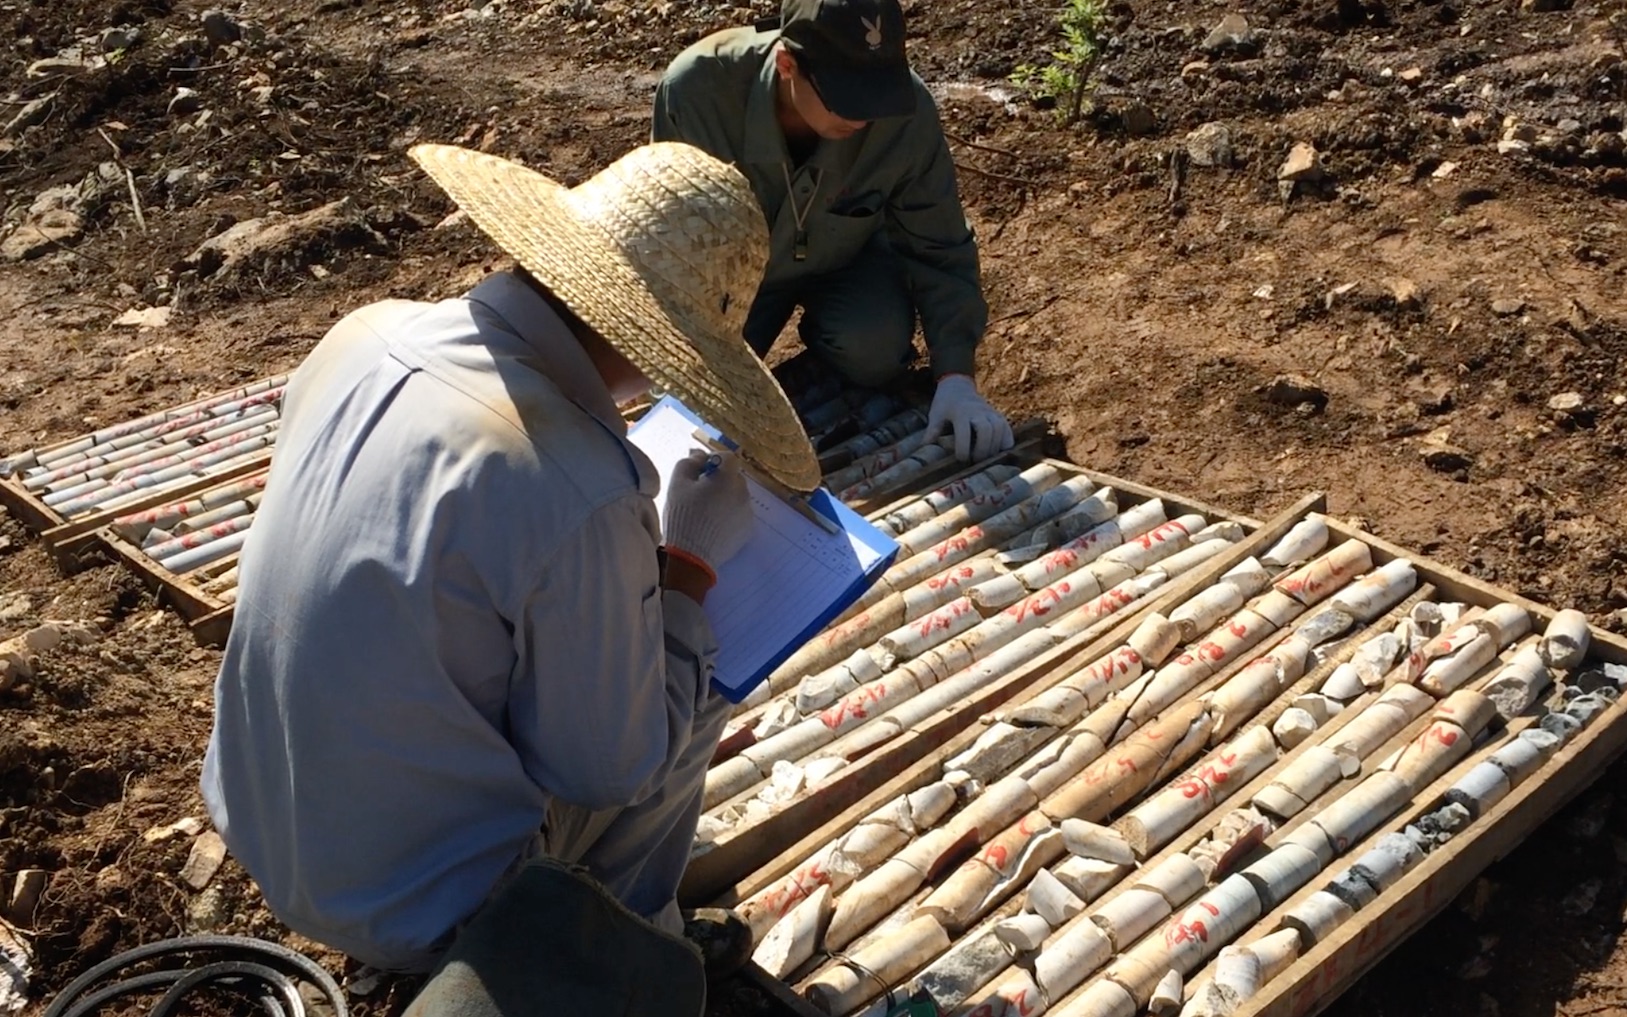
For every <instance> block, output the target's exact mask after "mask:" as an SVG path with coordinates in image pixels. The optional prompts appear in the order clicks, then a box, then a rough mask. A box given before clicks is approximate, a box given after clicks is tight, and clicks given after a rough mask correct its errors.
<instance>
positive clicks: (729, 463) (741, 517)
mask: <svg viewBox="0 0 1627 1017" xmlns="http://www.w3.org/2000/svg"><path fill="white" fill-rule="evenodd" d="M710 458H711V457H710V455H708V454H707V453H706V452H702V451H701V450H700V449H696V450H695V451H693V452H691V453H689V457H688V458H687V459H683V460H681V461H680V462H679V463H678V465H677V466H675V467H674V468H673V470H672V480H671V482H670V484H669V485H668V489H667V507H666V518H665V519H664V520H662V523H661V529H662V531H663V535H664V536H665V538H666V540H665V543H666V547H667V553H668V554H671V553H673V552H674V551H676V552H678V553H679V554H682V555H686V556H688V557H690V558H693V559H695V560H696V561H698V562H699V563H700V564H702V565H703V566H705V567H706V568H707V569H709V570H710V571H711V573H712V578H713V579H716V578H717V570H718V568H719V567H720V566H721V565H723V563H724V562H727V561H728V560H729V559H730V558H733V557H734V556H735V555H736V554H738V553H739V551H740V549H741V548H742V547H745V546H746V540H747V538H749V537H750V536H751V527H752V524H753V523H754V522H755V517H754V516H753V515H752V511H751V497H750V495H749V494H748V493H747V491H746V477H745V474H744V473H742V472H741V471H740V460H739V459H738V458H736V457H735V456H732V455H720V456H719V460H720V461H719V463H718V465H717V468H716V469H714V470H712V471H711V472H709V473H708V472H707V470H706V464H707V460H708V459H710Z"/></svg>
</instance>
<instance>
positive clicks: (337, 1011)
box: [43, 936, 349, 1017]
mask: <svg viewBox="0 0 1627 1017" xmlns="http://www.w3.org/2000/svg"><path fill="white" fill-rule="evenodd" d="M187 954H212V955H214V956H212V957H211V958H210V959H209V962H208V963H204V964H202V965H199V966H191V967H189V966H187V964H185V963H182V964H181V965H180V966H178V967H166V968H163V969H161V970H158V971H150V972H146V973H144V974H139V975H132V976H130V977H128V978H121V979H118V980H116V981H114V982H112V983H111V984H107V985H101V984H100V983H102V982H104V981H106V980H107V979H109V978H112V977H113V976H116V975H117V974H118V973H119V972H121V971H124V970H126V969H128V968H131V967H133V966H135V965H137V964H141V963H143V962H146V961H151V960H155V959H157V958H161V957H175V956H179V955H187ZM296 981H305V982H309V983H311V984H312V985H314V986H316V987H317V988H318V989H320V990H321V992H322V994H323V996H324V997H325V998H326V1000H327V1002H328V1005H330V1006H331V1007H333V1011H334V1017H349V1009H348V1008H347V1007H346V1006H345V995H344V992H343V991H342V990H341V989H340V988H339V983H338V982H336V981H334V980H333V976H332V975H330V974H328V972H327V971H326V969H324V968H323V967H322V965H320V964H318V963H316V962H315V961H313V960H311V959H310V958H309V957H306V956H305V955H304V954H301V953H298V952H297V951H294V950H290V949H288V948H287V947H285V946H282V945H280V944H278V943H270V942H267V941H265V940H263V939H251V938H248V937H246V936H184V937H181V938H179V939H166V940H162V941H160V942H157V943H148V944H147V945H146V946H138V947H136V948H135V949H133V950H127V951H125V952H124V953H121V954H119V955H117V956H115V957H111V958H109V959H107V960H105V961H103V962H102V963H100V964H97V965H96V966H95V967H92V968H91V969H90V970H89V971H86V972H85V973H84V974H82V975H80V976H79V977H78V978H75V979H74V980H73V981H72V982H71V983H70V984H69V985H68V987H67V988H66V989H63V990H62V992H61V993H60V994H58V995H57V997H56V999H54V1000H52V1001H51V1005H50V1006H48V1007H46V1009H45V1013H44V1015H43V1017H86V1015H88V1014H90V1013H92V1012H94V1011H95V1010H96V1009H97V1008H99V1007H101V1006H102V1005H104V1004H106V1003H107V1002H109V1001H111V1000H114V999H117V998H119V997H121V996H127V995H130V994H132V993H137V992H155V991H157V990H159V989H163V990H165V992H164V996H163V998H162V999H160V1000H159V1001H158V1004H157V1005H156V1006H155V1007H154V1008H153V1010H152V1011H151V1017H169V1015H170V1014H171V1013H172V1012H173V1011H174V1010H175V1008H176V1006H177V1005H178V1004H179V1003H180V1001H181V1000H182V999H183V998H185V997H186V996H187V995H188V994H189V993H191V992H192V991H194V990H195V989H197V988H199V987H200V986H204V985H209V984H214V983H219V984H222V985H228V986H230V987H231V988H232V989H234V990H236V991H240V992H246V993H247V994H249V995H250V996H252V997H253V998H256V999H257V1000H258V1001H259V1002H260V1004H261V1006H262V1007H264V1009H265V1011H266V1013H267V1015H268V1017H304V1015H305V1004H304V1000H303V999H302V998H301V997H300V994H299V987H298V985H296V984H295V982H296ZM98 986H99V987H98ZM92 990H94V991H92Z"/></svg>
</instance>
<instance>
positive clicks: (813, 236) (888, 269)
mask: <svg viewBox="0 0 1627 1017" xmlns="http://www.w3.org/2000/svg"><path fill="white" fill-rule="evenodd" d="M652 136H653V137H654V138H655V139H656V140H657V141H661V140H669V141H685V142H688V143H689V144H691V145H697V146H699V147H700V148H703V149H705V150H706V151H708V152H710V153H712V154H713V155H715V156H717V157H718V158H719V159H724V160H726V161H728V162H730V163H733V164H734V165H736V166H738V167H739V168H740V170H741V171H742V172H744V173H745V175H746V178H747V179H748V180H750V181H751V186H752V190H753V191H755V192H756V194H757V198H758V200H759V201H760V202H761V204H762V208H763V213H764V215H765V216H766V217H767V219H768V222H769V225H770V228H771V231H772V241H771V249H772V253H771V254H770V257H769V262H768V269H767V271H766V273H765V274H764V277H763V281H762V285H761V288H760V289H759V290H758V291H757V296H756V298H755V300H754V301H753V303H752V307H751V313H750V315H748V316H747V318H746V328H745V335H746V341H747V342H748V343H750V344H751V346H752V348H753V349H755V350H756V351H757V352H758V353H759V354H766V353H767V352H768V350H769V347H770V346H772V345H773V344H774V340H775V338H776V337H778V336H779V334H780V331H781V330H782V329H783V328H784V327H785V324H786V322H787V321H789V320H790V317H791V314H792V312H793V311H794V310H795V309H796V308H798V307H801V308H802V318H801V320H800V322H799V324H798V333H799V334H800V335H801V337H802V341H803V343H804V344H805V345H806V346H807V347H808V348H809V349H811V350H813V351H814V352H816V353H818V354H819V355H820V356H821V357H823V358H824V359H825V360H826V361H828V362H829V363H831V364H832V365H834V366H835V367H836V368H837V370H839V371H840V372H841V373H842V374H843V375H845V376H846V377H847V378H848V379H849V380H851V381H853V382H854V383H856V384H860V385H882V384H885V383H886V382H888V381H890V380H891V379H893V378H894V377H895V376H897V375H898V374H899V373H900V372H901V371H902V370H903V368H904V366H905V364H906V363H907V362H908V361H909V359H910V358H911V355H912V352H913V351H912V347H911V342H912V339H913V337H914V333H915V321H916V318H917V316H919V318H920V321H921V332H922V334H923V336H924V337H925V339H926V346H927V351H928V354H929V355H930V359H931V364H932V374H933V376H934V377H935V378H936V379H937V390H936V392H935V394H934V396H933V399H932V407H931V411H930V414H929V418H928V430H929V432H930V433H931V434H932V435H934V436H935V435H936V434H938V433H939V432H941V431H944V430H950V431H952V432H953V435H954V441H955V453H956V455H957V456H958V457H959V458H960V459H962V460H966V459H970V458H977V459H982V458H985V457H987V456H990V455H993V454H995V453H996V452H1002V451H1004V450H1005V449H1008V448H1010V447H1011V445H1012V433H1011V425H1010V424H1008V423H1007V422H1006V419H1005V417H1004V416H1002V415H1001V414H1000V412H999V411H997V410H996V409H994V407H992V406H990V405H989V403H988V401H987V400H985V399H984V398H983V397H982V396H981V395H980V394H979V393H978V390H977V382H976V380H975V375H976V357H977V345H978V343H979V341H980V340H981V339H982V336H983V329H984V327H985V326H986V325H987V324H988V305H987V304H986V303H985V302H984V299H983V293H982V283H981V279H980V274H979V269H978V257H977V241H976V240H975V239H974V238H973V236H972V231H971V228H970V227H969V226H968V225H967V222H966V213H965V211H964V210H963V209H962V208H961V204H960V197H959V194H958V193H957V190H956V184H955V165H954V162H953V161H952V160H951V159H950V156H949V145H948V143H947V141H946V140H945V139H944V134H943V127H942V125H941V124H940V123H939V121H938V111H937V107H936V105H935V104H934V103H933V101H932V96H931V95H930V94H929V93H928V92H927V90H926V86H925V85H924V84H922V82H921V79H920V78H917V77H916V76H915V75H914V74H913V73H911V71H910V68H909V63H908V61H907V60H906V59H905V56H904V14H903V11H902V10H901V9H900V8H899V5H898V0H785V3H784V6H783V8H782V9H781V13H780V17H778V18H775V19H772V20H771V21H768V22H762V23H759V24H758V25H756V26H755V27H748V28H734V29H728V30H725V31H722V32H718V33H716V34H714V35H711V36H708V37H707V38H705V39H702V40H701V41H700V42H697V43H695V44H694V45H693V46H691V47H689V49H687V50H685V51H684V52H683V53H681V54H680V55H679V56H678V58H677V59H676V60H674V61H673V62H672V65H671V66H670V67H669V68H668V69H667V72H666V74H665V76H663V77H662V79H661V83H660V85H659V86H658V87H657V89H656V95H655V117H654V125H653V128H652Z"/></svg>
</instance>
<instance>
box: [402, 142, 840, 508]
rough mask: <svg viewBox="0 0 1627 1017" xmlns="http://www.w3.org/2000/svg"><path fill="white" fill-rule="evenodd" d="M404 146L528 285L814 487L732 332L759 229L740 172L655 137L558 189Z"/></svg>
mask: <svg viewBox="0 0 1627 1017" xmlns="http://www.w3.org/2000/svg"><path fill="white" fill-rule="evenodd" d="M410 154H411V155H412V158H413V159H414V160H415V161H416V162H417V163H418V165H420V166H422V167H423V168H424V171H425V172H427V173H428V174H429V175H430V176H431V177H433V178H434V180H435V182H436V183H437V184H439V185H440V186H441V188H442V189H443V190H445V191H446V193H447V194H448V195H450V196H451V198H452V200H453V201H455V202H457V204H458V207H460V208H462V209H463V210H464V211H465V212H467V213H468V214H469V218H471V219H473V220H474V221H475V224H476V225H477V226H479V227H480V228H481V229H482V230H483V231H485V233H486V234H487V235H488V236H490V237H491V238H492V239H493V240H495V241H496V242H497V243H498V245H499V246H501V247H502V248H503V250H504V251H506V252H508V254H509V255H511V256H512V257H513V258H514V259H515V260H516V261H518V262H519V263H520V264H521V265H524V266H525V268H526V270H527V271H529V272H530V273H531V274H532V276H534V277H535V278H536V280H537V281H538V282H540V283H541V284H542V285H543V286H546V287H547V288H548V289H549V291H551V292H552V293H553V294H554V295H555V296H557V297H558V298H559V299H560V300H562V301H564V302H565V304H566V306H568V307H569V308H570V309H571V310H572V311H573V312H575V314H576V315H577V317H579V318H581V319H582V321H583V322H584V323H585V324H587V325H588V326H589V327H591V328H592V329H593V330H594V331H596V332H598V333H599V334H600V335H601V336H603V337H604V338H605V340H606V341H607V342H609V343H610V345H612V346H614V347H615V348H616V349H617V350H618V351H620V353H621V354H622V356H624V357H626V358H627V359H628V360H629V361H631V362H632V363H633V365H634V366H635V367H637V368H638V369H639V370H641V371H642V372H644V375H645V376H646V377H648V378H649V379H650V380H651V381H652V382H654V383H655V384H656V385H659V386H660V387H661V388H663V389H665V390H667V391H668V392H671V393H672V394H673V395H675V396H677V397H678V398H679V399H681V400H683V402H684V404H685V405H686V406H688V407H689V408H690V409H692V410H694V411H695V412H696V413H698V414H700V416H701V418H702V419H703V420H705V421H706V422H707V423H709V424H711V425H712V426H714V427H716V428H717V429H718V430H720V431H722V432H723V434H724V435H725V436H727V437H728V438H729V439H730V440H732V441H734V442H736V443H737V444H738V445H739V447H740V451H741V453H742V454H743V455H744V456H745V457H746V458H747V459H748V460H750V461H751V462H752V463H753V464H754V465H755V466H756V467H757V468H758V469H759V470H761V471H762V472H764V473H766V474H768V475H769V476H770V477H771V478H773V479H775V480H778V481H779V482H780V483H782V484H785V485H786V486H788V487H790V488H792V489H794V490H798V491H811V490H813V489H814V488H816V487H818V486H819V480H820V475H819V462H818V459H817V458H816V457H815V455H814V450H813V446H812V445H810V444H809V442H808V436H807V434H806V433H805V432H804V431H803V429H802V425H801V423H800V422H799V421H798V420H797V415H796V413H795V411H793V410H792V409H791V403H790V401H789V400H788V399H786V397H785V392H784V391H783V390H781V388H780V386H779V383H778V382H776V381H775V380H774V377H773V375H771V374H769V373H768V369H767V368H766V367H764V366H763V363H762V361H760V360H759V359H757V355H756V354H754V353H753V352H752V351H751V348H750V347H749V346H747V345H746V341H745V339H744V338H742V336H741V328H742V326H743V325H744V324H745V318H746V311H747V309H748V308H749V307H750V306H751V302H752V299H753V297H754V296H755V295H756V292H757V283H758V281H759V280H761V278H762V274H763V267H764V266H765V265H766V264H767V263H768V227H767V225H766V224H765V222H764V220H763V214H762V211H761V210H760V209H759V208H758V205H757V198H756V196H755V195H754V194H753V193H752V190H751V186H750V185H749V184H748V183H747V182H746V179H745V177H743V176H742V175H741V174H740V172H739V171H738V170H736V169H734V167H732V166H729V165H727V164H725V163H722V162H719V161H718V160H716V159H714V158H712V157H711V156H709V155H707V154H706V153H704V152H702V151H701V150H700V149H697V148H693V147H691V146H689V145H681V144H675V143H670V142H662V143H656V144H651V145H644V146H642V147H640V148H636V149H634V150H633V151H631V152H629V153H627V154H626V155H624V156H622V157H621V158H620V159H618V160H616V162H614V163H612V164H611V165H610V166H608V167H606V168H605V169H604V170H603V171H601V172H600V173H599V174H598V175H597V176H595V177H593V178H592V179H591V180H588V181H587V182H585V183H583V184H581V185H579V186H577V187H572V188H567V187H564V186H562V185H560V184H557V183H555V182H554V181H552V180H549V179H548V178H547V177H545V176H543V175H542V174H540V173H537V172H535V171H533V170H530V169H527V168H526V167H524V166H521V165H520V164H518V163H514V162H509V161H508V160H506V159H499V158H497V157H496V156H491V155H486V154H484V153H482V152H474V151H470V150H468V149H465V148H457V147H454V146H450V145H418V146H415V147H414V148H413V149H412V151H411V153H410Z"/></svg>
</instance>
